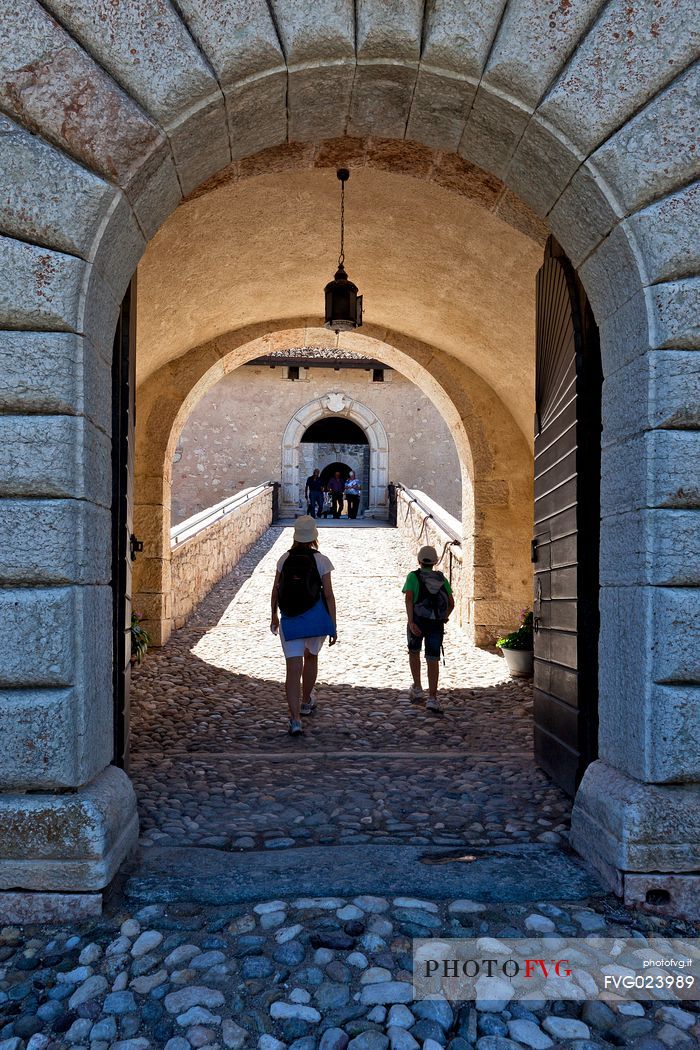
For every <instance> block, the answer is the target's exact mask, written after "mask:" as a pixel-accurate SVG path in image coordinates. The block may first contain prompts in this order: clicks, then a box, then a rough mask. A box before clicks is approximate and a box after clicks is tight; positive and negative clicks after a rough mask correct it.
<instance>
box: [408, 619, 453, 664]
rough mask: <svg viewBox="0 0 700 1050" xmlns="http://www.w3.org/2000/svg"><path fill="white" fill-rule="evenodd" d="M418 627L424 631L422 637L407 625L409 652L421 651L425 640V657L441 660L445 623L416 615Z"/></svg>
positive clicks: (415, 620) (415, 621)
mask: <svg viewBox="0 0 700 1050" xmlns="http://www.w3.org/2000/svg"><path fill="white" fill-rule="evenodd" d="M413 622H414V623H415V625H416V627H420V629H421V631H422V632H423V633H422V634H421V635H420V637H417V636H416V635H415V634H412V633H411V628H410V627H408V626H407V627H406V637H407V638H408V651H409V653H419V652H420V651H421V647H422V645H423V641H425V658H426V660H439V659H440V649H441V648H442V640H443V638H444V635H445V625H444V623H442V622H441V621H439V620H423V619H421V618H420V617H418V616H417V617H415V619H414V621H413Z"/></svg>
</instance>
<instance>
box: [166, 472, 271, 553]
mask: <svg viewBox="0 0 700 1050" xmlns="http://www.w3.org/2000/svg"><path fill="white" fill-rule="evenodd" d="M273 488H274V482H272V481H266V482H265V483H264V484H263V485H255V486H253V487H252V488H248V489H241V491H240V492H236V493H235V495H233V496H228V497H227V499H224V500H222V501H221V503H215V504H214V506H213V507H207V509H206V510H201V511H200V512H199V514H193V515H192V517H191V518H187V519H186V521H182V522H180V524H179V525H175V526H174V527H173V528H172V529H171V530H170V546H171V548H174V547H179V546H180V544H181V543H184V542H185V540H189V539H192V537H193V536H196V535H197V534H198V533H200V532H203V531H204V529H208V528H209V526H210V525H213V524H214V523H215V522H217V521H220V520H221V518H225V517H226V516H227V515H229V514H231V513H232V512H233V511H235V510H238V509H239V507H242V506H244V505H245V504H246V503H249V502H250V500H252V499H255V497H256V496H259V495H260V494H261V493H263V492H265V491H266V490H267V489H270V490H272V489H273Z"/></svg>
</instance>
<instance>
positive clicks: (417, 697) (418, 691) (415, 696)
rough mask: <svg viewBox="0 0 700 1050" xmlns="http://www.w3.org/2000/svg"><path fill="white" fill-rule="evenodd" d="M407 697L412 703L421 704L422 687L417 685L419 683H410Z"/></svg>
mask: <svg viewBox="0 0 700 1050" xmlns="http://www.w3.org/2000/svg"><path fill="white" fill-rule="evenodd" d="M408 699H409V700H410V701H411V703H412V704H422V703H423V689H422V687H421V686H419V685H412V686H411V688H410V689H409V690H408Z"/></svg>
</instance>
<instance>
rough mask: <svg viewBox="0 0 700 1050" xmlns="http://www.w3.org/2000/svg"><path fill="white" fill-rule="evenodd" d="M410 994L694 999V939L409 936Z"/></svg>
mask: <svg viewBox="0 0 700 1050" xmlns="http://www.w3.org/2000/svg"><path fill="white" fill-rule="evenodd" d="M413 993H414V998H415V999H451V1000H455V1001H464V1000H476V1001H478V1002H489V1003H492V1004H496V1003H498V1004H502V1005H501V1006H500V1007H499V1008H500V1009H505V1007H506V1006H507V1004H508V1003H509V1002H522V1001H526V1000H533V999H539V1000H543V999H544V1000H554V999H577V1000H586V999H625V998H626V999H635V1000H637V999H659V1000H664V1001H665V1002H668V1001H669V1000H677V1001H678V1002H682V1001H683V1000H689V999H700V939H698V938H695V939H665V938H661V937H657V938H645V937H639V938H636V937H630V938H612V937H596V936H593V935H592V936H590V937H585V938H579V937H556V936H551V937H527V938H517V939H516V938H495V937H477V938H455V939H454V940H442V939H440V940H437V939H435V940H428V939H416V940H415V941H414V942H413Z"/></svg>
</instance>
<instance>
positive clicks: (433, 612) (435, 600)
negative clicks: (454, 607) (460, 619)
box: [413, 569, 450, 623]
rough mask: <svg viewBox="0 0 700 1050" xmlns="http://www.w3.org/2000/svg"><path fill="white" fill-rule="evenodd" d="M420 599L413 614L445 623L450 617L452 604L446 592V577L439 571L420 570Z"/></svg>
mask: <svg viewBox="0 0 700 1050" xmlns="http://www.w3.org/2000/svg"><path fill="white" fill-rule="evenodd" d="M416 576H417V577H418V599H417V600H416V601H415V602H414V603H413V612H414V614H415V615H416V616H422V617H423V619H425V620H438V621H440V623H445V622H446V621H447V618H448V616H449V615H450V602H449V598H448V595H447V591H446V590H445V587H444V583H445V576H444V574H443V573H441V572H440V571H439V570H438V569H418V571H417V572H416Z"/></svg>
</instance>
